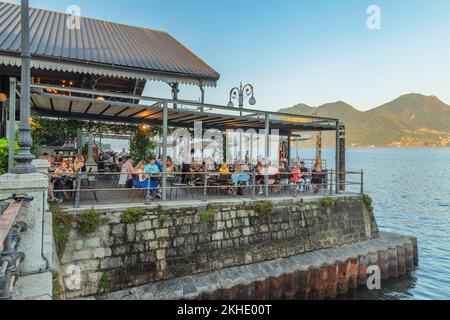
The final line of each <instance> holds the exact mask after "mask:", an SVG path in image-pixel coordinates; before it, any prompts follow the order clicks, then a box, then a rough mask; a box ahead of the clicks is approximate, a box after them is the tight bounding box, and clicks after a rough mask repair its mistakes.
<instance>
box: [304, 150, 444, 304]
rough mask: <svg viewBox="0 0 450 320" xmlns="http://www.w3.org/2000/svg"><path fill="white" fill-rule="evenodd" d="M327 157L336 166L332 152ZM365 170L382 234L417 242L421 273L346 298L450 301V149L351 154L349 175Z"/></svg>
mask: <svg viewBox="0 0 450 320" xmlns="http://www.w3.org/2000/svg"><path fill="white" fill-rule="evenodd" d="M303 157H305V158H313V157H314V151H313V150H307V151H303ZM324 158H326V159H327V161H329V164H332V163H333V161H334V160H333V159H334V154H333V151H332V150H325V151H324ZM361 169H363V170H364V172H365V191H366V193H368V194H369V195H370V196H371V197H372V198H373V200H374V208H375V214H376V218H377V222H378V225H379V227H380V230H383V231H389V232H396V233H401V234H407V235H413V236H416V237H417V238H418V240H419V251H420V252H419V258H420V262H419V269H418V270H416V271H415V272H414V273H412V274H411V275H410V276H407V277H404V278H402V279H400V280H399V281H395V282H384V283H383V290H382V291H379V292H369V291H367V290H358V291H357V292H354V293H352V294H350V295H348V296H346V297H342V298H347V299H348V298H351V299H450V148H446V149H431V148H430V149H354V150H348V152H347V170H349V171H352V170H361Z"/></svg>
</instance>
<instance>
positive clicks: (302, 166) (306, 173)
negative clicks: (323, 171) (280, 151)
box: [300, 161, 309, 178]
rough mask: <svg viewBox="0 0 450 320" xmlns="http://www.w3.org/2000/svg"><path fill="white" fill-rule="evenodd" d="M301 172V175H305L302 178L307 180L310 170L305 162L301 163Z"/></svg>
mask: <svg viewBox="0 0 450 320" xmlns="http://www.w3.org/2000/svg"><path fill="white" fill-rule="evenodd" d="M300 171H301V173H303V175H302V176H303V177H304V178H306V176H307V175H309V169H308V168H306V166H305V162H304V161H302V162H300Z"/></svg>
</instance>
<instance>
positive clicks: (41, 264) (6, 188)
mask: <svg viewBox="0 0 450 320" xmlns="http://www.w3.org/2000/svg"><path fill="white" fill-rule="evenodd" d="M47 188H48V178H47V177H46V176H44V175H43V174H42V173H30V174H4V175H2V176H0V198H6V197H10V196H11V195H12V194H13V193H15V194H27V195H28V196H32V197H34V200H33V201H32V202H30V203H26V202H24V203H23V205H22V209H21V210H20V213H19V216H18V217H17V221H18V222H25V223H26V224H27V226H28V230H27V231H26V232H24V233H23V234H22V241H21V242H20V246H19V251H21V252H23V253H25V256H26V257H25V260H24V262H23V265H22V267H21V271H22V272H23V273H35V272H40V271H43V270H46V269H48V267H49V263H50V262H47V261H45V259H44V258H43V255H44V243H43V242H44V235H43V232H44V231H43V223H44V211H45V198H46V196H45V194H46V192H47Z"/></svg>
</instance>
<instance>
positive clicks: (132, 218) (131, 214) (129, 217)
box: [121, 208, 145, 224]
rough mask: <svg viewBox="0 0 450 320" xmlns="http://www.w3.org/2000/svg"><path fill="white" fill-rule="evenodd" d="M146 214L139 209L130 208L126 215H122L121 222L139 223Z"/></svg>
mask: <svg viewBox="0 0 450 320" xmlns="http://www.w3.org/2000/svg"><path fill="white" fill-rule="evenodd" d="M144 214H145V212H144V210H142V209H138V208H128V209H127V210H126V211H125V212H124V213H122V217H121V220H122V222H123V223H125V224H132V223H138V222H139V221H141V220H142V217H143V216H144Z"/></svg>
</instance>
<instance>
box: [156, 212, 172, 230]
mask: <svg viewBox="0 0 450 320" xmlns="http://www.w3.org/2000/svg"><path fill="white" fill-rule="evenodd" d="M169 219H170V217H169V216H168V215H167V214H162V215H160V216H159V217H158V224H159V226H160V227H162V226H163V225H164V223H166V222H167V221H169Z"/></svg>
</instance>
